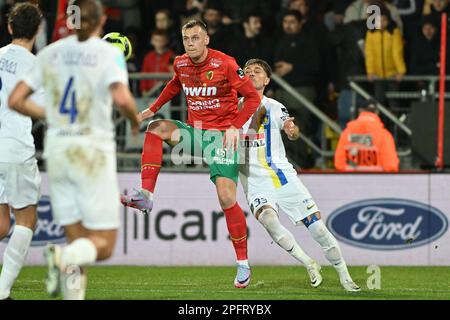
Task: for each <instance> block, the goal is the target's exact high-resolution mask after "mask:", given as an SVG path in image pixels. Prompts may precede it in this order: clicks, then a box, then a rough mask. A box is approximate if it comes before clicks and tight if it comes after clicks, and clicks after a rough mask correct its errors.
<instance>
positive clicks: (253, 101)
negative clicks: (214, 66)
mask: <svg viewBox="0 0 450 320" xmlns="http://www.w3.org/2000/svg"><path fill="white" fill-rule="evenodd" d="M228 81H230V83H231V86H232V87H233V88H235V89H236V90H237V91H238V92H239V94H240V95H241V96H243V97H244V98H245V99H244V106H243V107H242V109H241V110H240V111H239V113H238V115H237V117H236V118H235V119H234V120H233V122H232V123H231V124H232V125H233V126H234V127H236V128H238V129H240V128H242V126H243V125H244V124H245V123H246V122H247V120H248V119H250V117H251V116H252V115H253V114H254V113H255V111H256V109H258V106H259V104H260V103H261V99H260V98H259V95H258V92H257V91H256V89H255V87H254V86H253V83H252V82H251V81H250V78H249V77H247V76H246V75H245V73H244V70H242V69H241V68H240V67H239V66H238V64H237V63H236V61H235V60H234V59H230V60H229V62H228Z"/></svg>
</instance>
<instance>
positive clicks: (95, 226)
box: [9, 0, 139, 300]
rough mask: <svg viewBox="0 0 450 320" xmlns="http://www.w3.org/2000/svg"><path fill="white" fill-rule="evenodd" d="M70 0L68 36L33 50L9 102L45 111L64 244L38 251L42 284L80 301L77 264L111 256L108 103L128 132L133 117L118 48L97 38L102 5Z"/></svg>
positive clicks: (114, 185)
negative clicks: (73, 21) (74, 14)
mask: <svg viewBox="0 0 450 320" xmlns="http://www.w3.org/2000/svg"><path fill="white" fill-rule="evenodd" d="M74 5H75V6H78V7H79V8H80V10H81V26H80V28H79V29H76V35H73V36H70V37H68V38H65V39H63V40H60V41H58V42H56V43H54V44H52V45H50V46H48V47H47V48H45V49H43V50H42V51H41V52H39V54H38V56H37V62H36V64H35V65H34V68H33V69H32V70H31V72H29V73H28V74H27V75H25V77H24V78H23V81H21V82H20V83H19V84H18V85H17V87H16V88H15V90H14V91H13V93H12V94H11V96H10V98H9V103H10V106H11V107H12V108H13V109H15V110H17V111H18V112H21V113H23V114H25V115H29V116H32V117H34V118H38V119H42V118H44V117H46V118H47V122H48V130H47V136H46V141H45V157H46V160H47V168H48V175H49V180H50V194H51V199H52V207H53V213H54V216H55V220H56V221H57V222H58V223H59V224H61V225H62V226H64V229H65V233H66V238H67V241H68V243H69V244H68V245H67V246H65V247H64V248H62V247H60V246H56V245H50V246H48V247H47V248H46V250H45V255H46V258H47V263H48V276H47V282H46V285H47V291H48V293H49V294H50V295H53V296H56V295H57V294H58V292H59V290H62V294H63V298H64V299H76V300H81V299H84V296H85V290H86V284H87V278H86V273H85V271H84V268H83V267H84V266H87V265H90V264H93V263H94V262H96V261H100V260H105V259H107V258H109V257H110V256H111V255H112V252H113V249H114V245H115V242H116V235H117V229H118V228H119V221H120V220H119V208H120V202H119V188H118V179H117V172H116V150H115V142H114V133H113V132H114V125H113V122H112V119H111V117H112V104H113V102H115V103H116V105H117V106H118V107H119V108H120V110H121V111H122V112H123V113H124V115H125V116H126V117H127V118H128V119H130V120H131V122H132V128H133V133H134V134H135V135H137V133H138V131H139V122H138V119H137V109H136V104H135V101H134V98H133V97H132V95H131V93H130V91H129V88H128V73H127V69H126V63H125V57H124V55H123V52H121V51H120V50H119V49H117V48H115V47H114V46H112V45H111V44H109V43H107V42H105V41H103V40H101V39H100V38H99V35H100V34H101V33H102V28H103V25H104V24H105V22H106V16H105V15H104V13H103V8H102V5H101V4H100V2H99V1H95V0H76V1H75V2H74ZM39 88H44V90H45V107H46V108H45V110H44V109H42V108H40V107H38V106H37V105H35V104H33V103H30V102H29V101H28V100H27V98H28V97H29V95H30V94H32V93H33V92H34V91H36V90H38V89H39ZM80 267H81V269H80ZM77 274H80V277H79V278H78V280H79V281H74V279H76V278H74V275H77ZM69 280H70V283H69Z"/></svg>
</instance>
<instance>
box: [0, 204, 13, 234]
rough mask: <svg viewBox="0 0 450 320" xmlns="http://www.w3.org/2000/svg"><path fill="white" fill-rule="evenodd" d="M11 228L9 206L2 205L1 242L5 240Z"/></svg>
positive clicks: (0, 207)
mask: <svg viewBox="0 0 450 320" xmlns="http://www.w3.org/2000/svg"><path fill="white" fill-rule="evenodd" d="M10 228H11V219H10V217H9V206H8V205H6V204H0V240H3V239H4V238H5V237H6V236H7V235H8V232H9V229H10Z"/></svg>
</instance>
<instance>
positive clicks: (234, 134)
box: [223, 126, 239, 151]
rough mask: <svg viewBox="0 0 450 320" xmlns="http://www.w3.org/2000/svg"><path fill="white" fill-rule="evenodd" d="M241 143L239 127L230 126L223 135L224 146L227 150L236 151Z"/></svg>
mask: <svg viewBox="0 0 450 320" xmlns="http://www.w3.org/2000/svg"><path fill="white" fill-rule="evenodd" d="M238 144H239V129H237V128H235V127H234V126H231V127H229V128H228V129H227V130H226V131H225V134H224V135H223V147H224V148H226V149H227V150H233V151H236V150H237V148H238Z"/></svg>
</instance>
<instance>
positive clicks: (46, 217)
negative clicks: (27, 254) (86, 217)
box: [7, 196, 66, 247]
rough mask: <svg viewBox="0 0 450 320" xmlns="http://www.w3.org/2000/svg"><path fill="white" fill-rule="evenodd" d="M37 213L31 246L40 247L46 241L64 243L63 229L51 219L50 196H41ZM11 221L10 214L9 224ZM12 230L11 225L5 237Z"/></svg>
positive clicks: (12, 217)
mask: <svg viewBox="0 0 450 320" xmlns="http://www.w3.org/2000/svg"><path fill="white" fill-rule="evenodd" d="M37 214H38V221H37V224H36V229H35V230H34V235H33V239H32V240H31V246H33V247H42V246H45V245H47V244H48V243H64V242H65V241H66V237H65V235H64V229H63V227H61V226H60V225H58V224H56V223H55V221H54V220H53V215H52V206H51V202H50V197H48V196H42V197H41V200H39V204H38V208H37ZM13 222H14V215H13V214H11V225H12V224H13ZM13 230H14V228H12V227H11V231H10V234H9V235H8V237H7V239H9V237H10V236H11V234H12V231H13Z"/></svg>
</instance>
